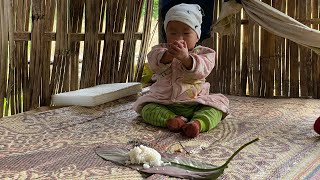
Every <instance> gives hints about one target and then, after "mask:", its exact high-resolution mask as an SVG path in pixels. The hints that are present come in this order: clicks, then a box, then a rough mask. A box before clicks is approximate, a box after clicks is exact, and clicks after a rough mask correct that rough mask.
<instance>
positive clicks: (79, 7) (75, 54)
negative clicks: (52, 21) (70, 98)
mask: <svg viewBox="0 0 320 180" xmlns="http://www.w3.org/2000/svg"><path fill="white" fill-rule="evenodd" d="M70 4H72V6H69V9H70V10H69V11H70V12H69V14H70V15H69V17H70V21H69V26H70V29H69V32H70V33H69V34H68V37H69V39H70V61H71V62H70V66H71V69H70V90H76V89H78V88H79V50H80V42H79V41H78V40H73V39H72V36H71V33H80V32H81V29H82V19H83V10H84V0H70Z"/></svg>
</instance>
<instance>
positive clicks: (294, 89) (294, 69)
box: [287, 0, 299, 97]
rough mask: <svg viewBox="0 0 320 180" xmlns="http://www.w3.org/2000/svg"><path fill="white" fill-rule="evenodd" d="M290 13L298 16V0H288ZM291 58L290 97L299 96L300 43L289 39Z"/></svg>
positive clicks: (292, 15)
mask: <svg viewBox="0 0 320 180" xmlns="http://www.w3.org/2000/svg"><path fill="white" fill-rule="evenodd" d="M288 15H289V16H291V17H293V18H296V17H297V16H296V1H295V0H290V1H288ZM287 47H288V48H289V58H290V97H299V72H298V68H299V63H298V45H297V44H296V43H294V42H292V41H290V40H288V45H287Z"/></svg>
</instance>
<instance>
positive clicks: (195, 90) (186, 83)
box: [133, 4, 229, 138]
mask: <svg viewBox="0 0 320 180" xmlns="http://www.w3.org/2000/svg"><path fill="white" fill-rule="evenodd" d="M201 23H202V9H201V7H200V6H199V5H197V4H178V5H176V6H173V7H172V8H170V9H169V10H168V12H167V14H166V16H165V20H164V28H165V32H166V38H167V43H163V44H159V45H156V46H154V47H153V48H152V50H151V52H149V53H148V55H147V57H148V64H149V67H150V69H151V70H152V72H153V74H154V75H153V79H154V80H155V83H154V84H152V85H151V86H150V93H148V94H146V95H144V96H141V97H139V98H138V99H137V101H136V102H135V104H134V106H133V108H134V110H135V111H137V112H138V113H139V114H141V116H142V118H143V120H144V121H145V122H146V123H149V124H151V125H154V126H159V127H167V128H168V129H169V130H170V131H172V132H181V133H182V134H184V135H186V136H187V137H190V138H193V137H196V136H198V135H199V133H200V132H206V131H208V130H210V129H213V128H214V127H216V126H217V124H218V123H219V122H220V121H221V119H223V118H224V117H225V116H226V115H227V114H228V110H229V100H228V99H227V98H226V97H225V96H223V95H222V94H210V93H209V89H210V84H209V83H208V82H206V80H205V78H206V77H207V76H208V75H209V74H210V73H211V71H212V69H213V67H214V65H215V51H214V50H212V49H210V48H207V47H203V46H197V42H198V41H199V38H200V36H201Z"/></svg>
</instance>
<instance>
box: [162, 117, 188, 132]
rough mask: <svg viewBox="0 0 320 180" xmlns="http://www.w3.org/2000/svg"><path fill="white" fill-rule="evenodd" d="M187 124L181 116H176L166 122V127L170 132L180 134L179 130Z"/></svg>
mask: <svg viewBox="0 0 320 180" xmlns="http://www.w3.org/2000/svg"><path fill="white" fill-rule="evenodd" d="M186 123H187V119H186V118H184V117H183V116H176V117H174V118H171V119H168V120H167V127H168V129H169V130H170V131H172V132H180V131H181V128H182V127H183V126H184V125H185V124H186Z"/></svg>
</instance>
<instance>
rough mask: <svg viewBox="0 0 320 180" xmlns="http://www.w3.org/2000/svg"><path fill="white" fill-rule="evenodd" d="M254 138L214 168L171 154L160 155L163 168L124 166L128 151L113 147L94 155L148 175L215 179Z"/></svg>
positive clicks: (103, 149)
mask: <svg viewBox="0 0 320 180" xmlns="http://www.w3.org/2000/svg"><path fill="white" fill-rule="evenodd" d="M258 140H259V138H256V139H254V140H252V141H250V142H248V143H246V144H244V145H243V146H241V147H240V148H239V149H238V150H237V151H235V152H234V153H233V154H232V155H231V156H230V157H229V158H228V159H227V161H226V162H225V163H224V164H223V165H221V166H215V165H212V164H208V163H204V162H200V161H197V160H192V159H190V158H187V157H181V156H175V155H173V154H167V153H161V157H162V159H161V160H162V161H164V162H165V163H168V164H166V165H164V166H156V167H151V168H148V169H144V168H143V167H142V165H141V164H137V165H132V164H129V165H128V164H126V161H128V160H130V158H129V156H128V152H129V149H125V148H119V147H115V146H108V147H103V148H100V147H99V148H97V149H96V153H97V155H98V156H100V157H102V158H103V159H105V160H108V161H112V162H114V163H118V164H120V165H124V166H127V167H130V168H132V169H135V170H138V171H141V172H145V173H149V174H163V175H167V176H172V177H178V178H189V179H190V178H192V179H217V178H218V177H219V176H220V175H221V174H223V172H224V169H225V168H227V166H228V164H229V163H230V161H231V160H232V159H233V158H234V157H235V156H236V155H237V154H238V153H239V152H240V151H241V150H242V149H243V148H245V147H246V146H248V145H249V144H252V143H254V142H256V141H258Z"/></svg>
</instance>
